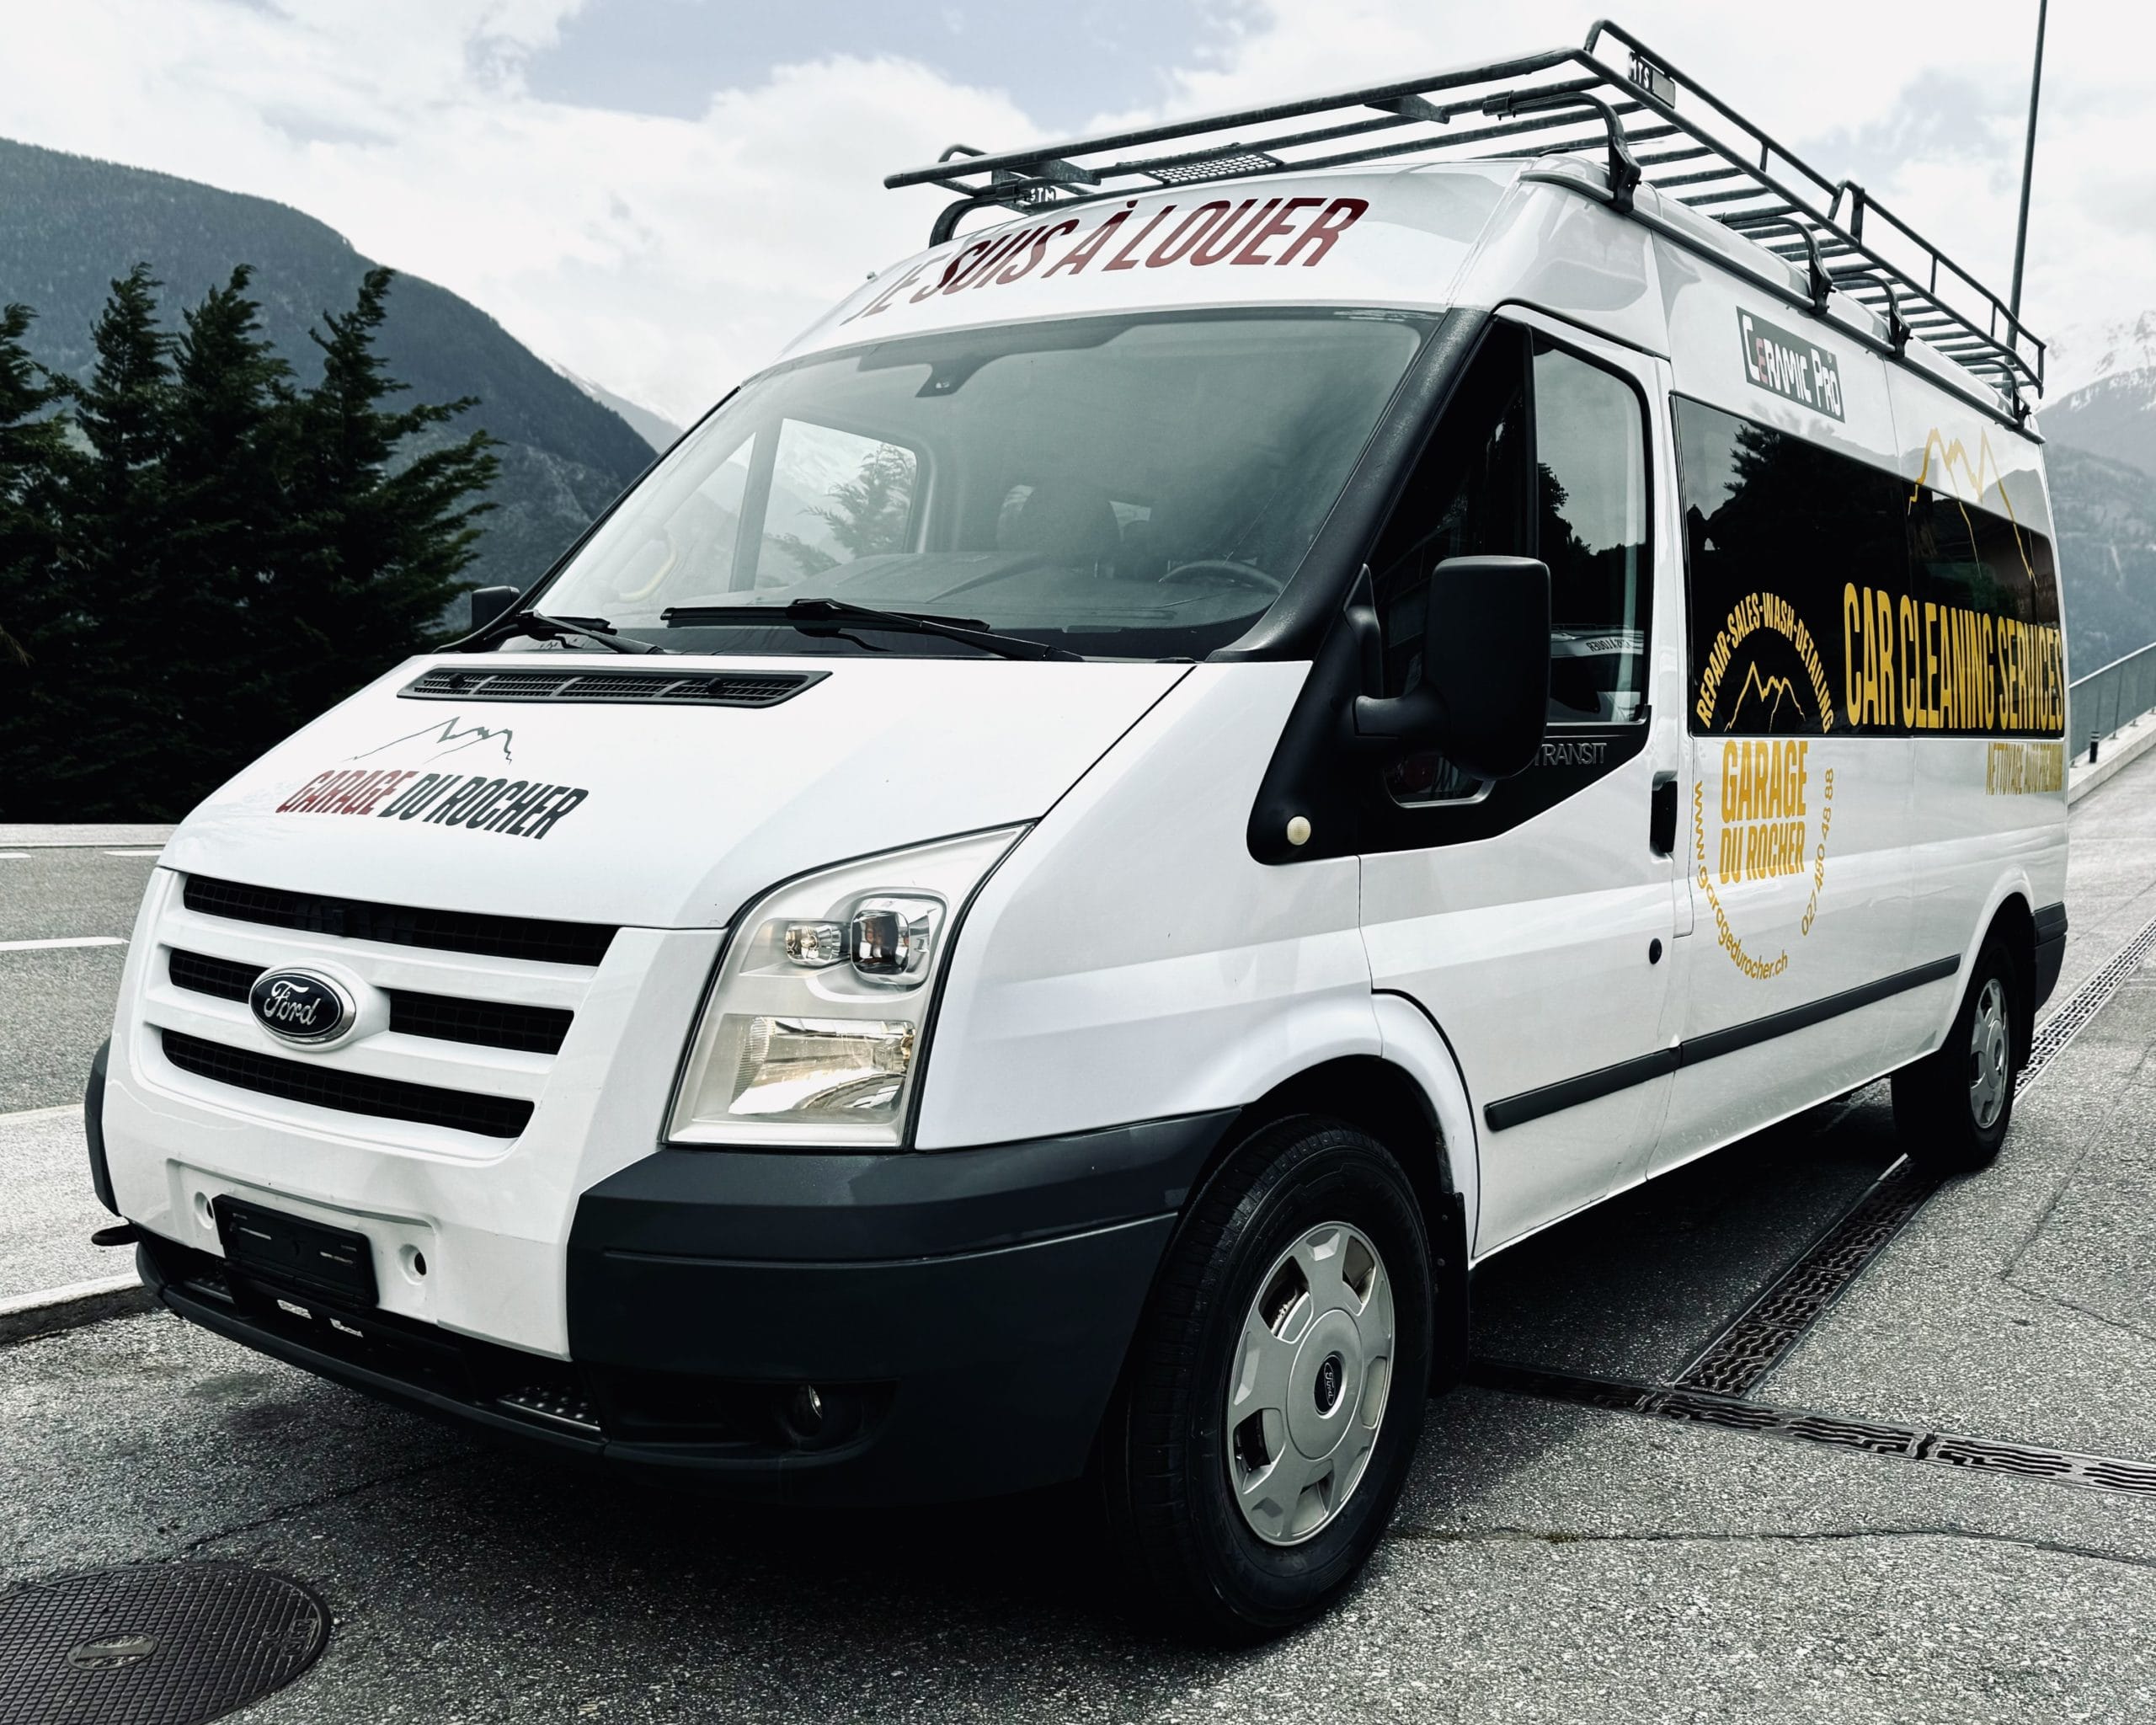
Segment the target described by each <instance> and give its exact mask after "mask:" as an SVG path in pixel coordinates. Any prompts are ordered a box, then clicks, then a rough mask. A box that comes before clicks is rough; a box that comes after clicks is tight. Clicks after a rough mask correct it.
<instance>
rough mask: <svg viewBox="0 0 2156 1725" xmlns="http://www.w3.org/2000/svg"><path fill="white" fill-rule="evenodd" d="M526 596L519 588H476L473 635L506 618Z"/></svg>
mask: <svg viewBox="0 0 2156 1725" xmlns="http://www.w3.org/2000/svg"><path fill="white" fill-rule="evenodd" d="M523 596H524V592H523V590H522V589H521V588H518V587H474V588H473V589H472V633H474V634H476V633H478V632H479V631H480V630H481V629H483V628H486V627H487V626H488V624H489V623H492V622H497V621H498V620H499V619H500V618H501V617H503V616H504V615H505V614H506V613H507V612H508V611H509V608H510V606H512V605H514V604H515V603H516V601H518V600H520V599H521V598H522V597H523Z"/></svg>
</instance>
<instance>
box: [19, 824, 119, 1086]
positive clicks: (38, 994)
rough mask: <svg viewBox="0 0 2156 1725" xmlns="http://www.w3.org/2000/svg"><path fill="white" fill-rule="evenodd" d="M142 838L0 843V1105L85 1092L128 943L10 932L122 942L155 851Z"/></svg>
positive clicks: (107, 1031) (108, 1027)
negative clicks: (105, 842)
mask: <svg viewBox="0 0 2156 1725" xmlns="http://www.w3.org/2000/svg"><path fill="white" fill-rule="evenodd" d="M122 848H125V849H126V850H129V851H131V852H145V851H147V850H150V849H151V848H152V847H151V846H125V847H122V846H109V847H108V846H83V847H80V848H67V849H42V850H27V849H22V848H10V847H9V846H6V845H4V844H0V1114H12V1113H16V1112H19V1111H21V1110H24V1109H27V1108H53V1107H56V1106H58V1105H60V1104H61V1103H78V1102H80V1101H81V1100H82V1099H83V1079H84V1077H85V1076H88V1072H89V1070H90V1056H91V1055H93V1054H95V1053H96V1052H97V1047H98V1044H99V1043H101V1042H103V1041H104V1039H105V1038H106V1037H107V1036H108V1035H109V1034H110V1033H111V1031H112V1002H113V997H114V996H115V995H116V994H117V993H118V992H119V989H120V966H121V965H122V964H123V963H125V959H126V956H127V949H126V948H125V946H109V947H72V948H71V947H62V948H47V949H43V950H35V951H27V952H23V951H8V950H7V949H6V944H7V943H9V942H13V941H26V940H61V939H80V938H83V937H107V938H116V939H119V940H121V941H125V939H126V938H127V937H128V935H129V934H130V933H131V932H132V931H133V929H134V927H135V911H136V907H137V906H138V905H141V902H142V889H143V888H144V887H146V886H147V884H149V879H150V871H151V870H152V868H156V867H157V859H156V858H155V857H154V856H151V855H142V854H131V855H114V854H112V852H113V851H115V850H119V849H122Z"/></svg>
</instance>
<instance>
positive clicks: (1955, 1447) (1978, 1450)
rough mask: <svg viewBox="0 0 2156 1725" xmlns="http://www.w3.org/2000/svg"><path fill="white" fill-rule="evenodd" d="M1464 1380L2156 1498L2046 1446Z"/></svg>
mask: <svg viewBox="0 0 2156 1725" xmlns="http://www.w3.org/2000/svg"><path fill="white" fill-rule="evenodd" d="M1467 1376H1468V1381H1469V1382H1470V1383H1474V1384H1479V1385H1481V1386H1482V1387H1483V1388H1485V1389H1489V1390H1504V1391H1510V1392H1512V1393H1513V1394H1514V1395H1521V1396H1540V1397H1543V1398H1545V1400H1548V1401H1553V1402H1571V1403H1572V1404H1573V1405H1574V1406H1576V1407H1605V1408H1609V1409H1612V1410H1614V1411H1615V1412H1617V1413H1645V1414H1652V1415H1654V1416H1656V1417H1657V1418H1662V1419H1675V1420H1682V1421H1684V1423H1686V1424H1688V1425H1711V1426H1718V1427H1721V1429H1724V1430H1726V1431H1740V1432H1750V1433H1752V1434H1754V1435H1756V1436H1758V1437H1764V1438H1786V1439H1790V1440H1791V1441H1793V1442H1796V1443H1800V1444H1820V1445H1825V1446H1827V1447H1828V1448H1830V1449H1836V1450H1863V1451H1864V1452H1865V1454H1867V1455H1893V1456H1899V1457H1900V1458H1902V1459H1903V1461H1924V1462H1929V1463H1930V1464H1932V1465H1933V1466H1938V1467H1958V1468H1960V1469H1961V1470H1962V1471H1964V1472H1965V1473H2004V1474H2011V1475H2013V1476H2014V1477H2016V1478H2020V1479H2036V1480H2048V1481H2050V1482H2052V1483H2054V1484H2057V1485H2063V1486H2084V1487H2088V1488H2089V1489H2090V1490H2093V1491H2100V1492H2124V1493H2127V1494H2128V1495H2130V1496H2133V1497H2139V1498H2156V1462H2149V1461H2125V1460H2121V1458H2119V1457H2117V1456H2113V1455H2082V1454H2080V1453H2079V1452H2078V1451H2076V1450H2052V1449H2047V1448H2046V1447H2045V1446H2044V1445H2041V1444H2004V1443H2000V1442H1999V1441H1997V1440H1996V1439H1990V1438H1968V1437H1961V1436H1959V1435H1956V1434H1954V1433H1951V1432H1936V1431H1932V1430H1929V1429H1927V1428H1925V1427H1924V1426H1915V1425H1896V1424H1892V1423H1882V1422H1880V1421H1876V1420H1857V1419H1844V1418H1838V1417H1837V1416H1835V1415H1832V1414H1825V1413H1811V1412H1809V1411H1806V1410H1805V1409H1801V1408H1788V1407H1769V1406H1768V1405H1767V1404H1766V1403H1764V1402H1746V1401H1742V1400H1740V1399H1738V1398H1737V1397H1730V1396H1711V1395H1703V1394H1701V1393H1700V1392H1698V1391H1692V1390H1682V1389H1664V1388H1662V1387H1661V1386H1657V1385H1654V1384H1636V1383H1630V1382H1626V1381H1624V1380H1622V1379H1616V1378H1590V1377H1580V1376H1577V1375H1573V1374H1572V1373H1570V1372H1554V1371H1544V1370H1540V1369H1538V1368H1536V1367H1533V1366H1518V1365H1507V1364H1506V1363H1504V1362H1503V1361H1502V1360H1491V1359H1479V1360H1477V1361H1476V1362H1475V1364H1474V1365H1473V1366H1471V1367H1470V1369H1469V1370H1468V1374H1467Z"/></svg>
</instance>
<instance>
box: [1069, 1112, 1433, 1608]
mask: <svg viewBox="0 0 2156 1725" xmlns="http://www.w3.org/2000/svg"><path fill="white" fill-rule="evenodd" d="M1431 1321H1432V1313H1431V1279H1430V1248H1429V1243H1428V1237H1427V1236H1426V1233H1425V1231H1424V1228H1423V1224H1422V1211H1421V1208H1420V1206H1419V1205H1418V1204H1417V1201H1416V1197H1415V1194H1414V1190H1413V1188H1412V1187H1411V1186H1410V1184H1409V1183H1408V1180H1407V1178H1406V1174H1405V1173H1404V1172H1401V1167H1400V1165H1399V1164H1398V1162H1396V1161H1395V1160H1394V1159H1393V1157H1392V1156H1391V1155H1390V1153H1389V1152H1388V1151H1386V1150H1385V1147H1384V1146H1382V1145H1380V1144H1379V1143H1378V1142H1377V1141H1376V1140H1374V1139H1373V1138H1370V1137H1369V1136H1367V1135H1364V1134H1363V1133H1361V1132H1358V1131H1356V1130H1353V1129H1352V1128H1350V1127H1348V1126H1345V1125H1342V1124H1338V1123H1337V1122H1332V1121H1326V1120H1321V1119H1294V1120H1287V1121H1283V1122H1280V1123H1278V1124H1275V1125H1273V1126H1270V1127H1267V1128H1266V1129H1265V1130H1262V1131H1261V1132H1259V1133H1258V1134H1257V1135H1256V1136H1255V1137H1254V1138H1253V1139H1252V1140H1251V1141H1250V1142H1249V1143H1248V1144H1246V1145H1245V1146H1242V1148H1241V1150H1239V1151H1237V1152H1236V1154H1235V1156H1233V1157H1232V1158H1231V1159H1230V1161H1229V1162H1228V1163H1227V1164H1226V1166H1225V1167H1224V1168H1223V1169H1222V1171H1221V1172H1220V1173H1219V1175H1218V1176H1217V1177H1216V1178H1214V1180H1213V1182H1212V1183H1210V1184H1209V1186H1208V1187H1207V1188H1205V1190H1204V1192H1203V1194H1202V1195H1201V1196H1200V1198H1199V1199H1198V1205H1197V1208H1196V1209H1195V1210H1193V1213H1192V1215H1191V1217H1190V1220H1189V1221H1188V1223H1187V1226H1185V1228H1184V1230H1183V1231H1182V1235H1181V1236H1180V1237H1179V1238H1178V1239H1177V1242H1176V1243H1175V1245H1174V1246H1173V1247H1171V1250H1170V1254H1169V1258H1168V1260H1167V1262H1166V1263H1165V1264H1164V1265H1163V1266H1162V1268H1161V1277H1160V1280H1159V1284H1158V1285H1157V1287H1156V1288H1155V1294H1154V1299H1153V1303H1152V1306H1151V1307H1150V1309H1149V1311H1147V1313H1146V1316H1145V1321H1144V1322H1143V1324H1142V1325H1141V1327H1140V1329H1139V1336H1138V1338H1137V1341H1136V1343H1134V1351H1133V1357H1132V1359H1131V1363H1130V1368H1129V1372H1128V1373H1127V1374H1126V1381H1125V1385H1124V1388H1123V1391H1122V1392H1121V1393H1120V1395H1119V1396H1118V1400H1117V1403H1116V1406H1115V1407H1114V1408H1113V1410H1112V1411H1111V1413H1110V1414H1109V1418H1108V1424H1107V1430H1106V1433H1105V1438H1106V1441H1105V1444H1104V1446H1103V1464H1104V1465H1103V1467H1102V1481H1103V1484H1104V1486H1105V1488H1106V1493H1107V1509H1108V1515H1109V1520H1110V1524H1111V1525H1112V1527H1113V1530H1114V1531H1115V1533H1116V1535H1117V1537H1118V1544H1119V1546H1120V1547H1121V1551H1122V1556H1123V1562H1124V1564H1125V1567H1127V1568H1128V1570H1129V1572H1130V1573H1131V1578H1132V1579H1133V1580H1134V1582H1135V1583H1137V1584H1138V1586H1139V1588H1140V1589H1142V1590H1143V1591H1144V1593H1145V1594H1146V1595H1147V1596H1148V1597H1149V1598H1150V1599H1151V1600H1152V1601H1153V1602H1154V1603H1155V1604H1156V1605H1160V1606H1161V1607H1163V1608H1165V1609H1166V1610H1167V1611H1168V1612H1169V1613H1170V1614H1171V1616H1174V1617H1176V1618H1178V1619H1180V1620H1181V1621H1182V1623H1183V1624H1184V1625H1185V1626H1187V1627H1189V1628H1192V1629H1193V1630H1195V1631H1197V1632H1198V1633H1200V1634H1203V1635H1205V1636H1207V1637H1210V1638H1213V1639H1216V1640H1225V1641H1231V1642H1236V1641H1243V1642H1246V1641H1252V1640H1257V1639H1258V1638H1261V1637H1265V1636H1268V1635H1273V1634H1277V1633H1278V1632H1280V1631H1282V1630H1285V1629H1288V1628H1290V1627H1292V1626H1294V1625H1295V1624H1297V1623H1300V1622H1302V1621H1305V1620H1306V1619H1308V1618H1310V1617H1311V1616H1315V1615H1316V1614H1317V1613H1318V1612H1320V1611H1321V1610H1324V1609H1325V1608H1326V1605H1329V1604H1330V1603H1331V1601H1332V1599H1334V1598H1336V1597H1337V1595H1338V1594H1340V1593H1341V1592H1342V1590H1344V1589H1346V1588H1347V1587H1348V1584H1349V1583H1352V1582H1353V1579H1354V1578H1355V1575H1356V1573H1357V1572H1358V1571H1359V1570H1360V1569H1361V1567H1362V1566H1363V1563H1364V1560H1365V1559H1366V1558H1367V1557H1369V1553H1370V1551H1371V1549H1372V1547H1374V1546H1375V1545H1376V1544H1377V1542H1378V1540H1379V1539H1380V1537H1381V1536H1382V1535H1383V1534H1384V1531H1385V1524H1386V1522H1387V1520H1388V1519H1389V1518H1390V1514H1391V1513H1392V1507H1393V1504H1394V1502H1395V1501H1396V1499H1397V1498H1398V1497H1399V1495H1400V1489H1401V1484H1402V1483H1403V1482H1404V1481H1405V1479H1406V1471H1407V1466H1408V1463H1409V1461H1411V1460H1412V1457H1413V1455H1414V1450H1415V1442H1416V1439H1417V1436H1418V1435H1419V1434H1420V1433H1421V1430H1422V1406H1423V1397H1424V1388H1425V1386H1427V1385H1428V1382H1429V1377H1430V1348H1431Z"/></svg>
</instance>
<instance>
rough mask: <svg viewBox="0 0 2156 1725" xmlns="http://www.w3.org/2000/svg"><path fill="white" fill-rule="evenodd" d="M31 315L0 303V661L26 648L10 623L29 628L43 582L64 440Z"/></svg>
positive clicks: (59, 387) (53, 544)
mask: <svg viewBox="0 0 2156 1725" xmlns="http://www.w3.org/2000/svg"><path fill="white" fill-rule="evenodd" d="M33 315H34V314H33V313H32V312H31V311H30V308H29V307H28V306H24V305H9V306H7V307H0V662H11V663H13V664H14V665H28V664H29V649H27V648H26V647H24V645H23V644H22V641H21V640H20V639H19V637H18V636H17V635H16V634H15V633H11V632H10V629H11V626H12V628H13V629H14V630H19V631H22V632H24V633H34V632H33V631H32V628H31V623H30V618H31V617H32V616H33V615H34V614H35V612H36V611H38V610H40V609H41V608H42V607H41V606H40V603H39V601H40V596H41V595H42V594H43V593H44V592H45V590H47V589H48V588H49V587H50V585H51V579H52V562H53V558H54V557H55V556H56V554H57V553H58V550H59V495H60V466H61V461H62V459H63V458H64V455H65V452H66V450H67V422H66V420H64V419H61V417H60V416H59V415H58V414H56V412H55V411H54V408H55V406H56V403H59V402H60V401H61V400H62V399H64V398H65V397H66V395H67V385H66V384H65V383H63V382H58V381H56V380H55V379H54V378H53V377H51V375H50V374H49V373H47V372H46V371H45V369H44V368H43V367H42V366H40V365H39V364H38V363H37V362H36V361H35V360H33V359H31V358H30V355H29V346H28V345H27V344H26V343H25V342H24V337H25V336H26V335H28V334H29V327H30V319H31V318H32V316H33ZM3 686H4V685H0V687H3ZM4 700H5V697H0V702H4ZM6 710H7V709H6V706H5V705H0V714H4V713H6ZM0 723H4V719H0Z"/></svg>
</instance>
